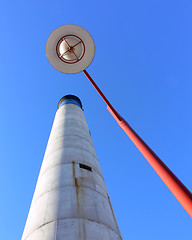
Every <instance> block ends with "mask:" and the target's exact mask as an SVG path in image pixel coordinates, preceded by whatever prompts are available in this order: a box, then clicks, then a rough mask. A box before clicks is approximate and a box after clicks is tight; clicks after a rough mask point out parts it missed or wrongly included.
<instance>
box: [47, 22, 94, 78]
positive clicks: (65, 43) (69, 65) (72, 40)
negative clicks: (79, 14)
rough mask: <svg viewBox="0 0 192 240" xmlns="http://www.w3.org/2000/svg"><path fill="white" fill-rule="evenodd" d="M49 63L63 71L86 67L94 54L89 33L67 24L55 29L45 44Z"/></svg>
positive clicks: (80, 69) (79, 70)
mask: <svg viewBox="0 0 192 240" xmlns="http://www.w3.org/2000/svg"><path fill="white" fill-rule="evenodd" d="M46 55H47V58H48V60H49V62H50V64H51V65H52V66H53V67H54V68H55V69H57V70H58V71H60V72H63V73H69V74H73V73H78V72H81V71H83V70H84V69H86V68H87V67H88V66H89V65H90V64H91V62H92V60H93V58H94V55H95V44H94V41H93V38H92V37H91V35H90V34H89V33H88V32H87V31H86V30H85V29H84V28H82V27H80V26H77V25H73V24H68V25H63V26H61V27H59V28H57V29H55V30H54V31H53V32H52V33H51V35H50V36H49V38H48V40H47V44H46Z"/></svg>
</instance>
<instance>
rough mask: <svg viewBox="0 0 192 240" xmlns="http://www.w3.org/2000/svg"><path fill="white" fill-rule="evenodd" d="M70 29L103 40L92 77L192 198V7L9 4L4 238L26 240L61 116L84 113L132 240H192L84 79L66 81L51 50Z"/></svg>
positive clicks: (0, 176) (2, 60)
mask: <svg viewBox="0 0 192 240" xmlns="http://www.w3.org/2000/svg"><path fill="white" fill-rule="evenodd" d="M63 24H78V25H80V26H82V27H84V28H85V29H87V30H88V31H89V32H90V33H91V35H92V36H93V38H94V40H95V45H96V55H95V58H94V60H93V62H92V64H91V66H90V67H89V68H88V69H87V71H88V72H89V73H90V75H91V76H92V77H93V78H94V80H95V81H96V82H97V84H98V85H99V86H100V87H101V88H102V90H103V92H104V93H105V94H106V96H107V97H108V98H109V100H110V101H111V102H112V104H113V105H114V106H115V108H116V109H117V111H118V112H119V113H120V114H121V115H122V116H123V117H124V118H125V119H126V120H127V121H128V122H129V123H130V125H131V126H132V127H133V128H134V129H135V130H136V132H137V133H138V134H139V135H140V136H141V137H142V138H143V139H144V140H145V141H146V142H147V143H148V144H149V145H150V147H151V148H152V149H153V150H154V151H155V152H156V153H157V154H158V155H159V157H160V158H161V159H162V160H163V161H164V162H165V163H166V164H167V166H168V167H169V168H170V169H171V170H172V171H173V172H174V173H175V174H176V175H177V176H178V177H179V179H180V180H181V181H182V182H183V183H184V184H185V185H186V186H187V187H188V188H189V189H190V190H191V189H192V178H191V172H192V124H191V123H192V111H191V110H192V109H191V105H192V31H191V29H192V2H191V0H180V1H178V0H170V1H167V0H146V1H142V0H136V1H127V0H119V1H108V0H106V1H101V0H97V1H88V0H84V1H79V0H75V1H69V0H68V1H61V0H55V1H44V0H42V1H37V0H34V1H21V0H18V1H13V0H12V1H4V2H2V3H1V6H0V29H1V44H0V79H1V81H0V104H1V117H0V146H1V151H0V159H1V167H0V189H1V197H0V213H1V217H0V226H1V227H0V229H1V239H3V240H17V239H20V238H21V235H22V232H23V228H24V225H25V221H26V218H27V214H28V211H29V207H30V203H31V199H32V196H33V192H34V188H35V185H36V181H37V177H38V173H39V170H40V166H41V162H42V159H43V155H44V151H45V148H46V144H47V141H48V137H49V133H50V130H51V126H52V123H53V119H54V115H55V112H56V109H57V102H58V101H59V99H60V98H61V97H62V96H64V95H66V94H75V95H77V96H78V97H79V98H80V99H81V101H82V103H83V107H84V110H85V111H84V113H85V116H86V119H87V123H88V126H89V128H90V131H91V134H92V138H93V142H94V145H95V149H96V152H97V155H98V158H99V161H100V165H101V167H102V170H103V174H104V177H105V181H106V184H107V187H108V191H109V195H110V198H111V201H112V204H113V208H114V211H115V214H116V217H117V221H118V223H119V227H120V230H121V233H122V236H123V239H124V240H129V239H131V240H141V239H142V240H143V239H144V240H154V239H155V240H162V239H164V240H168V239H169V240H170V239H174V240H191V238H192V227H191V226H192V225H191V223H192V221H191V218H190V217H189V216H188V214H187V213H186V212H185V210H183V208H182V207H181V205H180V204H179V203H178V202H177V200H176V199H175V198H174V197H173V195H172V194H171V193H170V191H169V190H168V189H167V187H166V186H165V185H164V183H163V182H162V181H161V180H160V178H159V177H158V176H157V174H156V173H155V172H154V170H153V169H152V168H151V167H150V165H149V164H148V163H147V161H146V160H145V159H144V158H143V156H142V155H141V154H140V153H139V151H138V150H137V149H136V147H135V146H134V145H133V144H132V142H131V141H130V140H129V138H128V137H127V136H126V134H125V133H124V132H123V131H122V130H121V129H120V127H119V126H118V125H117V124H116V122H115V121H114V119H113V118H112V117H111V116H110V114H109V113H108V111H107V109H106V105H105V104H104V103H103V102H102V100H101V99H100V98H99V96H98V94H97V93H96V92H95V90H94V89H93V87H92V86H91V84H90V83H89V82H88V80H87V79H86V78H85V76H84V75H83V73H79V74H75V75H65V74H62V73H60V72H57V71H56V70H55V69H54V68H53V67H52V66H51V65H50V64H49V62H48V60H47V58H46V55H45V45H46V41H47V38H48V36H49V35H50V33H51V32H52V31H53V30H54V29H55V28H57V27H59V26H61V25H63Z"/></svg>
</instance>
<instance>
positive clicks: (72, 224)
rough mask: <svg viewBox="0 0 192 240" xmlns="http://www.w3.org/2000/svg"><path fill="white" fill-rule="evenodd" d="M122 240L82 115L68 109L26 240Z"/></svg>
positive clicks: (54, 134)
mask: <svg viewBox="0 0 192 240" xmlns="http://www.w3.org/2000/svg"><path fill="white" fill-rule="evenodd" d="M79 163H82V164H84V165H87V166H89V167H91V168H92V171H89V170H86V169H83V168H80V166H79ZM120 239H122V238H121V235H120V232H119V229H118V225H117V222H116V219H115V216H114V213H113V210H112V207H111V203H110V200H109V197H108V193H107V188H106V185H105V182H104V179H103V175H102V172H101V169H100V166H99V162H98V160H97V156H96V153H95V149H94V146H93V143H92V140H91V136H90V133H89V129H88V126H87V123H86V120H85V117H84V114H83V111H82V109H81V108H80V107H79V106H76V105H75V104H65V105H63V106H62V107H60V108H59V109H58V111H57V113H56V116H55V120H54V123H53V127H52V131H51V134H50V138H49V141H48V144H47V149H46V152H45V156H44V160H43V163H42V167H41V171H40V174H39V178H38V181H37V185H36V189H35V193H34V196H33V200H32V203H31V208H30V211H29V215H28V219H27V222H26V226H25V229H24V233H23V236H22V240H120Z"/></svg>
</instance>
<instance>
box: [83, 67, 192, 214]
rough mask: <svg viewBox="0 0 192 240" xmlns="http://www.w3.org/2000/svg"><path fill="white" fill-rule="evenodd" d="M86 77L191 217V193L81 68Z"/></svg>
mask: <svg viewBox="0 0 192 240" xmlns="http://www.w3.org/2000/svg"><path fill="white" fill-rule="evenodd" d="M83 72H84V74H85V75H86V77H87V78H88V79H89V81H90V82H91V83H92V85H93V86H94V87H95V89H96V90H97V92H98V93H99V94H100V96H101V97H102V98H103V100H104V101H105V103H106V104H107V109H108V110H109V112H110V113H111V115H112V116H113V117H114V118H115V120H116V121H117V123H118V124H119V126H120V127H121V128H122V129H123V130H124V132H125V133H126V134H127V135H128V137H129V138H130V139H131V140H132V142H133V143H134V144H135V146H136V147H137V148H138V149H139V151H140V152H141V153H142V154H143V156H144V157H145V159H146V160H147V161H148V162H149V164H150V165H151V166H152V168H153V169H154V170H155V171H156V173H157V174H158V175H159V177H160V178H161V179H162V180H163V182H164V183H165V184H166V185H167V187H168V188H169V190H170V191H171V192H172V193H173V195H174V196H175V197H176V199H177V200H178V201H179V202H180V204H181V205H182V206H183V208H184V209H185V210H186V211H187V213H188V214H189V215H190V216H191V217H192V194H191V192H190V191H189V190H188V189H187V188H186V187H185V185H184V184H183V183H182V182H181V181H180V180H179V179H178V178H177V177H176V176H175V175H174V174H173V173H172V171H171V170H170V169H169V168H168V167H167V166H166V165H165V164H164V163H163V162H162V160H161V159H160V158H159V157H158V156H157V155H156V154H155V153H154V152H153V151H152V150H151V149H150V147H149V146H148V145H147V144H146V143H145V142H144V141H143V139H142V138H141V137H140V136H139V135H138V134H137V133H136V132H135V131H134V130H133V129H132V128H131V127H130V125H129V124H128V123H127V122H126V121H125V120H124V119H123V118H122V117H121V116H120V115H119V114H118V113H117V111H116V110H115V109H114V108H113V106H112V105H111V103H110V102H109V101H108V99H107V98H106V97H105V95H104V94H103V93H102V91H101V90H100V89H99V87H98V86H97V84H96V83H95V82H94V81H93V79H92V78H91V76H90V75H89V74H88V72H87V71H86V70H83Z"/></svg>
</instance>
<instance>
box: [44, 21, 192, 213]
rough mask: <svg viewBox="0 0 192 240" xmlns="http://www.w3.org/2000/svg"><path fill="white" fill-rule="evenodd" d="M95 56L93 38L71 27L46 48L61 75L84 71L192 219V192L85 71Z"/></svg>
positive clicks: (56, 34)
mask: <svg viewBox="0 0 192 240" xmlns="http://www.w3.org/2000/svg"><path fill="white" fill-rule="evenodd" d="M94 53H95V45H94V41H93V39H92V37H91V35H90V34H89V33H88V32H87V31H86V30H85V29H83V28H82V27H80V26H77V25H72V24H69V25H63V26H61V27H59V28H57V29H56V30H54V31H53V32H52V33H51V35H50V36H49V39H48V41H47V45H46V54H47V58H48V60H49V62H50V63H51V65H52V66H53V67H54V68H56V69H57V70H58V71H60V72H63V73H69V74H73V73H78V72H81V71H83V73H84V74H85V75H86V77H87V78H88V79H89V81H90V82H91V83H92V85H93V86H94V87H95V89H96V90H97V92H98V93H99V94H100V96H101V97H102V99H103V100H104V101H105V103H106V104H107V109H108V110H109V112H110V113H111V115H112V116H113V117H114V118H115V120H116V121H117V123H118V124H119V126H120V127H121V128H122V129H123V130H124V131H125V133H126V134H127V135H128V136H129V138H130V139H131V140H132V142H133V143H134V144H135V146H136V147H137V148H138V149H139V151H140V152H141V153H142V155H143V156H144V157H145V159H146V160H147V161H148V162H149V164H150V165H151V166H152V168H153V169H154V170H155V171H156V173H157V174H158V175H159V177H160V178H161V179H162V180H163V182H164V183H165V184H166V185H167V187H168V188H169V189H170V191H171V192H172V193H173V195H174V196H175V197H176V198H177V200H178V201H179V202H180V204H181V205H182V206H183V208H184V209H185V210H186V211H187V212H188V214H189V215H190V216H191V217H192V194H191V192H190V191H189V190H188V189H187V188H186V187H185V186H184V185H183V183H182V182H181V181H180V180H179V179H178V178H177V177H176V176H175V175H174V174H173V173H172V171H171V170H170V169H169V168H168V167H167V166H166V165H165V164H164V163H163V162H162V160H161V159H160V158H159V157H158V156H157V155H156V154H155V153H154V152H153V151H152V150H151V149H150V147H149V146H148V145H147V144H146V143H145V142H144V141H143V140H142V138H141V137H140V136H139V135H138V134H137V133H136V132H135V131H134V130H133V129H132V128H131V126H130V125H129V124H128V123H127V122H126V121H125V120H124V119H123V118H122V117H121V116H120V115H119V114H118V112H117V111H116V110H115V109H114V108H113V106H112V105H111V103H110V102H109V101H108V99H107V98H106V97H105V95H104V94H103V93H102V91H101V90H100V89H99V87H98V86H97V84H96V83H95V82H94V81H93V79H92V78H91V76H90V75H89V73H88V72H87V71H86V70H85V69H86V68H87V67H88V66H89V65H90V64H91V62H92V60H93V57H94Z"/></svg>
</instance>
